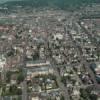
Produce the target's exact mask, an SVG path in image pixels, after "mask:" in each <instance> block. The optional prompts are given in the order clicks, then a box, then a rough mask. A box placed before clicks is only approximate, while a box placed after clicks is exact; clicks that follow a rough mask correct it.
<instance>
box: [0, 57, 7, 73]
mask: <svg viewBox="0 0 100 100" xmlns="http://www.w3.org/2000/svg"><path fill="white" fill-rule="evenodd" d="M5 64H6V58H5V57H4V55H0V72H2V71H3V68H4V66H5Z"/></svg>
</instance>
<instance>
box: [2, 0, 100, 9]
mask: <svg viewBox="0 0 100 100" xmlns="http://www.w3.org/2000/svg"><path fill="white" fill-rule="evenodd" d="M92 3H100V0H22V1H9V2H6V3H4V4H1V6H4V5H6V6H7V7H9V8H11V7H14V6H16V5H19V6H23V7H26V6H30V7H35V8H37V7H57V8H60V9H63V10H66V9H72V10H75V9H79V8H80V7H82V6H86V5H91V4H92Z"/></svg>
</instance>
